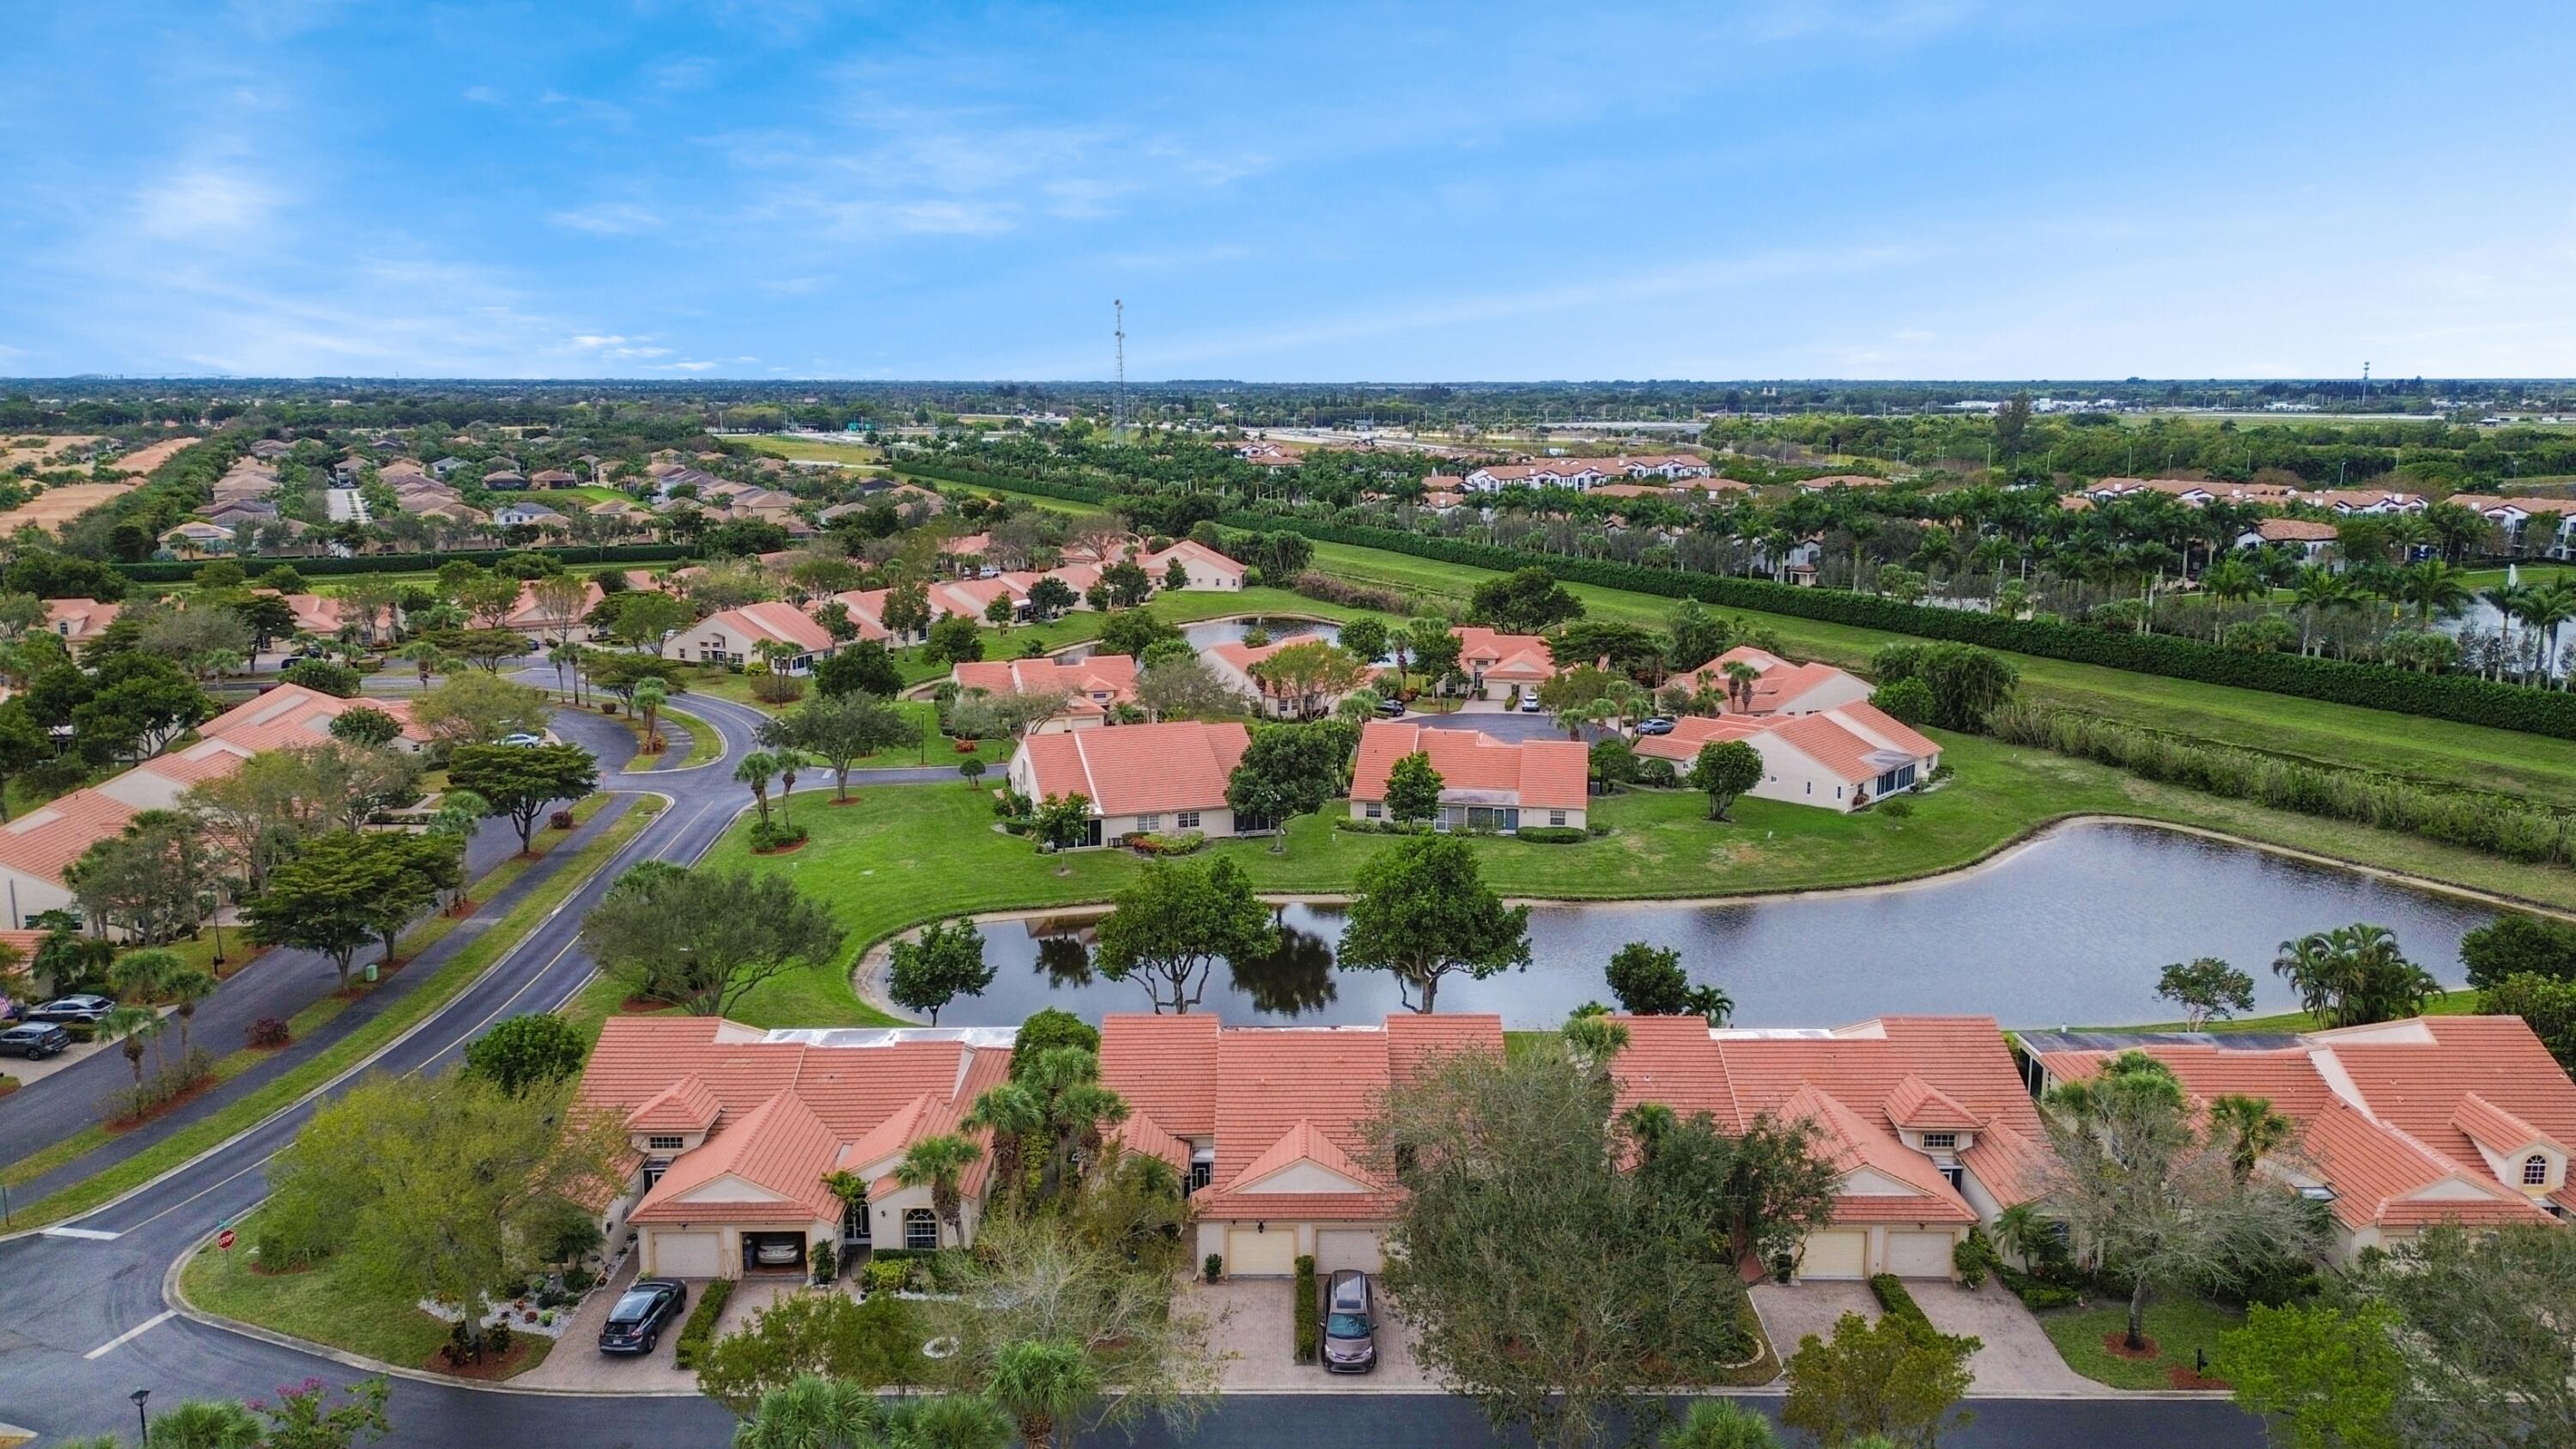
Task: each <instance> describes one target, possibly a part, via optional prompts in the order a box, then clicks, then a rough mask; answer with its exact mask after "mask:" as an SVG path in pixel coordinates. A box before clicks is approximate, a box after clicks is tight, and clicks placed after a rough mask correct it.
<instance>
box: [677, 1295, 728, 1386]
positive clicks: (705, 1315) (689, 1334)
mask: <svg viewBox="0 0 2576 1449" xmlns="http://www.w3.org/2000/svg"><path fill="white" fill-rule="evenodd" d="M733 1286H734V1280H733V1279H731V1278H715V1279H711V1280H709V1281H708V1283H707V1286H706V1291H704V1292H702V1293H700V1294H699V1295H698V1306H697V1307H695V1308H692V1309H690V1310H689V1321H688V1322H687V1323H684V1324H682V1325H680V1341H679V1344H678V1346H677V1347H675V1348H673V1349H672V1350H671V1362H672V1364H673V1365H675V1366H677V1367H679V1368H684V1369H693V1368H696V1367H697V1366H698V1356H699V1355H700V1354H702V1353H705V1352H706V1351H707V1348H708V1346H709V1345H710V1344H713V1343H714V1342H715V1339H716V1320H717V1319H719V1318H722V1317H724V1308H725V1300H727V1299H729V1298H731V1297H733Z"/></svg>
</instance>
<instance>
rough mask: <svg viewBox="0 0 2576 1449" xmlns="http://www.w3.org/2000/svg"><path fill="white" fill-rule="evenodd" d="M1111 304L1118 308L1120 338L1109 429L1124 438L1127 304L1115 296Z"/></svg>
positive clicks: (1113, 434) (1125, 427)
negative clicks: (1116, 389)
mask: <svg viewBox="0 0 2576 1449" xmlns="http://www.w3.org/2000/svg"><path fill="white" fill-rule="evenodd" d="M1109 305H1110V306H1111V307H1112V308H1115V309H1116V315H1117V331H1116V334H1115V335H1116V337H1117V339H1118V393H1117V396H1116V397H1115V398H1114V399H1113V400H1112V401H1111V403H1110V405H1109V431H1110V433H1111V435H1112V436H1115V437H1121V438H1123V437H1125V436H1127V304H1126V303H1125V302H1124V301H1122V300H1119V299H1118V298H1114V297H1113V298H1111V299H1110V302H1109Z"/></svg>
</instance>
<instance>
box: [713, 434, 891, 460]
mask: <svg viewBox="0 0 2576 1449" xmlns="http://www.w3.org/2000/svg"><path fill="white" fill-rule="evenodd" d="M850 436H851V437H853V438H855V437H857V436H858V435H857V434H855V433H853V434H851V435H850ZM740 441H742V442H746V443H749V444H750V445H751V446H752V447H753V448H754V449H756V450H758V451H760V452H763V453H767V454H769V455H770V456H772V457H776V458H796V459H802V460H804V461H806V462H809V463H814V462H822V463H874V462H877V461H878V460H880V459H882V458H884V457H885V450H884V449H882V448H877V447H873V446H870V445H868V444H865V443H857V442H850V443H841V442H829V443H827V442H825V441H823V440H822V439H820V438H773V437H765V436H764V437H757V438H744V439H741V440H740Z"/></svg>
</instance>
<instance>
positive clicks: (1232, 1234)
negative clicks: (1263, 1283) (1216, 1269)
mask: <svg viewBox="0 0 2576 1449" xmlns="http://www.w3.org/2000/svg"><path fill="white" fill-rule="evenodd" d="M1296 1271H1297V1232H1296V1229H1294V1228H1290V1227H1287V1226H1285V1225H1282V1224H1276V1223H1274V1224H1272V1225H1271V1228H1270V1231H1268V1232H1266V1233H1265V1232H1261V1231H1259V1230H1258V1229H1254V1228H1228V1229H1227V1230H1226V1234H1225V1275H1226V1276H1227V1277H1229V1278H1285V1277H1287V1276H1288V1275H1289V1274H1291V1273H1294V1272H1296Z"/></svg>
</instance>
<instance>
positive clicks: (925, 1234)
mask: <svg viewBox="0 0 2576 1449" xmlns="http://www.w3.org/2000/svg"><path fill="white" fill-rule="evenodd" d="M903 1245H904V1247H906V1248H908V1249H910V1250H911V1251H913V1252H916V1253H927V1252H929V1251H931V1250H932V1249H934V1248H936V1247H938V1246H939V1218H938V1216H937V1215H936V1214H934V1213H933V1212H931V1210H930V1209H928V1208H906V1209H904V1213H903Z"/></svg>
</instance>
